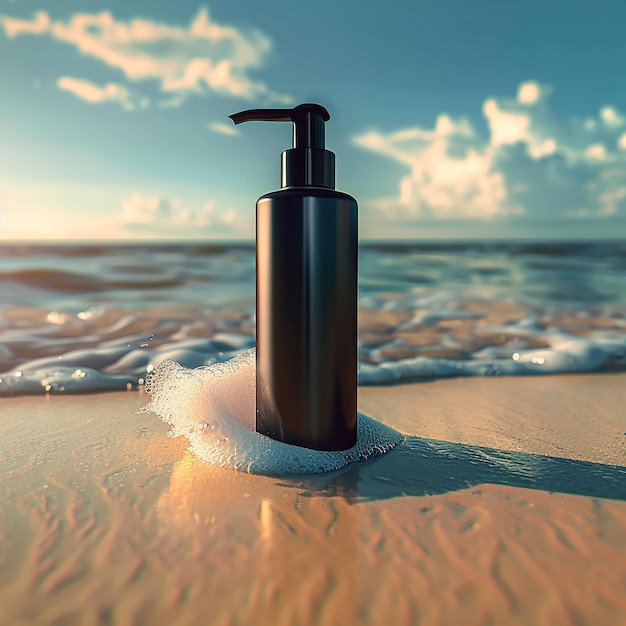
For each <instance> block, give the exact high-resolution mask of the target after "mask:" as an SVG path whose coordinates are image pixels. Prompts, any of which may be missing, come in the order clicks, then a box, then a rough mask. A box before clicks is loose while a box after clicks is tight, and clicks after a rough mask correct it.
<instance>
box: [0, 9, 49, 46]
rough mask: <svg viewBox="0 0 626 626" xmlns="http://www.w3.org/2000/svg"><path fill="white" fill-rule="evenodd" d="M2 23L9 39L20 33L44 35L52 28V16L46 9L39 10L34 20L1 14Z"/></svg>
mask: <svg viewBox="0 0 626 626" xmlns="http://www.w3.org/2000/svg"><path fill="white" fill-rule="evenodd" d="M0 24H2V26H3V27H4V32H5V33H6V35H7V37H8V38H9V39H13V38H14V37H17V36H19V35H43V34H44V33H47V32H48V31H49V30H50V24H51V21H50V16H49V15H48V14H47V13H46V12H45V11H37V13H35V16H34V18H33V19H32V20H21V19H19V18H15V17H8V16H4V15H3V16H0Z"/></svg>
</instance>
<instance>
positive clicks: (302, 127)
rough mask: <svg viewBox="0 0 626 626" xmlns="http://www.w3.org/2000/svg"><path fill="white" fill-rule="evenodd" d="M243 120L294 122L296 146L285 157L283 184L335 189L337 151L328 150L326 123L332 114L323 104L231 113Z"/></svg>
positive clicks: (294, 144)
mask: <svg viewBox="0 0 626 626" xmlns="http://www.w3.org/2000/svg"><path fill="white" fill-rule="evenodd" d="M229 117H230V119H231V120H233V122H234V123H235V124H241V123H242V122H251V121H260V122H293V148H291V149H289V150H285V151H284V152H283V154H282V159H281V176H280V178H281V187H303V186H304V187H327V188H329V189H334V188H335V154H334V153H333V152H331V151H330V150H326V149H325V138H324V134H325V133H324V123H325V122H327V121H328V120H329V119H330V113H329V112H328V111H327V110H326V109H325V108H324V107H323V106H321V105H319V104H313V103H307V104H299V105H298V106H296V107H294V108H293V109H250V110H248V111H241V112H240V113H233V115H229Z"/></svg>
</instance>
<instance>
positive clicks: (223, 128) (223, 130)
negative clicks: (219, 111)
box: [207, 122, 239, 137]
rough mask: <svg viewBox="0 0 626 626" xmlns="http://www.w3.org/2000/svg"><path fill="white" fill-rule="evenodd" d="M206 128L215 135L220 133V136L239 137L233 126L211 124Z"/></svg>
mask: <svg viewBox="0 0 626 626" xmlns="http://www.w3.org/2000/svg"><path fill="white" fill-rule="evenodd" d="M207 128H208V129H209V130H212V131H213V132H215V133H220V134H221V135H230V136H235V137H236V136H237V135H239V131H238V130H237V129H236V128H235V127H234V126H233V125H231V124H224V123H222V122H211V123H210V124H209V125H208V126H207Z"/></svg>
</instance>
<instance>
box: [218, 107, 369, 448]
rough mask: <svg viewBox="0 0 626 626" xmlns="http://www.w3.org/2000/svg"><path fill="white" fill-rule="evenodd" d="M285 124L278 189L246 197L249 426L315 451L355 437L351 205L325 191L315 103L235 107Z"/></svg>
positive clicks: (327, 161) (327, 172)
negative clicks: (251, 243)
mask: <svg viewBox="0 0 626 626" xmlns="http://www.w3.org/2000/svg"><path fill="white" fill-rule="evenodd" d="M230 118H231V119H232V120H233V122H235V124H240V123H241V122H248V121H252V120H259V121H274V122H293V143H294V147H293V148H292V149H290V150H285V151H284V152H283V153H282V162H281V189H280V190H278V191H273V192H271V193H268V194H265V195H264V196H261V197H260V198H259V199H258V201H257V204H256V240H257V241H256V351H257V352H256V430H257V432H259V433H261V434H263V435H267V436H269V437H272V438H273V439H277V440H278V441H283V442H285V443H289V444H293V445H297V446H303V447H305V448H313V449H316V450H346V449H348V448H351V447H352V446H354V445H355V443H356V420H357V415H356V414H357V332H358V330H357V236H358V233H357V222H358V218H357V203H356V200H355V199H354V198H353V197H352V196H349V195H348V194H345V193H341V192H340V191H336V190H335V155H334V154H333V153H332V152H330V151H329V150H326V149H325V148H324V123H325V122H327V121H328V120H329V119H330V114H329V113H328V111H327V110H326V109H325V108H324V107H323V106H320V105H319V104H300V105H298V106H296V107H294V108H293V109H253V110H249V111H242V112H241V113H235V114H234V115H231V116H230Z"/></svg>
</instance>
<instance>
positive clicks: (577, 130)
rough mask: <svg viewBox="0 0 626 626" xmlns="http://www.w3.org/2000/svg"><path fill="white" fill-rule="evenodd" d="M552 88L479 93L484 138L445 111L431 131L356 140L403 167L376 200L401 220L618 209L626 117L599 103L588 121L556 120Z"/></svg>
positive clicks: (621, 206)
mask: <svg viewBox="0 0 626 626" xmlns="http://www.w3.org/2000/svg"><path fill="white" fill-rule="evenodd" d="M550 95H551V88H550V87H548V86H546V85H541V84H539V83H537V82H534V81H526V82H523V83H521V84H520V85H519V88H518V91H517V95H516V97H514V98H506V97H504V98H496V97H490V98H487V99H486V100H485V102H484V104H483V114H484V116H485V118H486V122H487V129H488V135H487V136H486V137H484V136H481V134H480V133H479V132H478V131H477V130H476V129H475V128H474V126H473V125H472V124H471V122H470V121H469V120H467V119H465V118H459V119H453V118H452V117H450V116H449V115H447V114H445V113H442V114H440V115H439V116H438V117H437V119H436V121H435V125H434V128H432V129H427V128H420V127H414V128H408V129H404V130H400V131H397V132H393V133H390V134H383V133H378V132H375V131H371V132H368V133H365V134H363V135H360V136H357V137H355V138H354V142H355V143H356V144H357V145H359V146H361V147H363V148H366V149H368V150H372V151H374V152H378V153H380V154H382V155H385V156H387V157H389V158H391V159H393V160H395V161H397V162H398V163H400V164H402V165H403V166H405V167H407V168H408V169H409V171H410V173H409V174H407V175H405V176H403V177H402V178H401V179H400V181H399V193H398V195H397V196H396V197H394V198H385V199H380V200H378V201H376V202H375V203H374V204H375V205H376V206H377V207H378V208H379V209H381V210H382V211H383V212H385V214H386V215H387V216H388V217H394V218H406V219H412V218H421V219H428V218H432V219H452V218H454V219H464V218H470V219H475V218H483V219H495V218H501V217H504V216H525V217H532V218H555V217H571V216H583V215H584V216H594V215H597V216H606V215H615V214H618V213H619V214H621V215H626V132H624V128H625V127H626V119H625V118H624V116H623V115H622V114H621V113H620V112H619V111H618V110H617V109H616V108H615V107H613V106H605V107H603V108H602V109H600V111H599V112H598V116H597V117H595V118H589V119H586V120H580V119H576V118H574V119H569V120H562V119H560V118H558V117H557V116H556V115H555V114H554V112H553V111H552V110H551V108H550V103H549V98H550Z"/></svg>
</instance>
